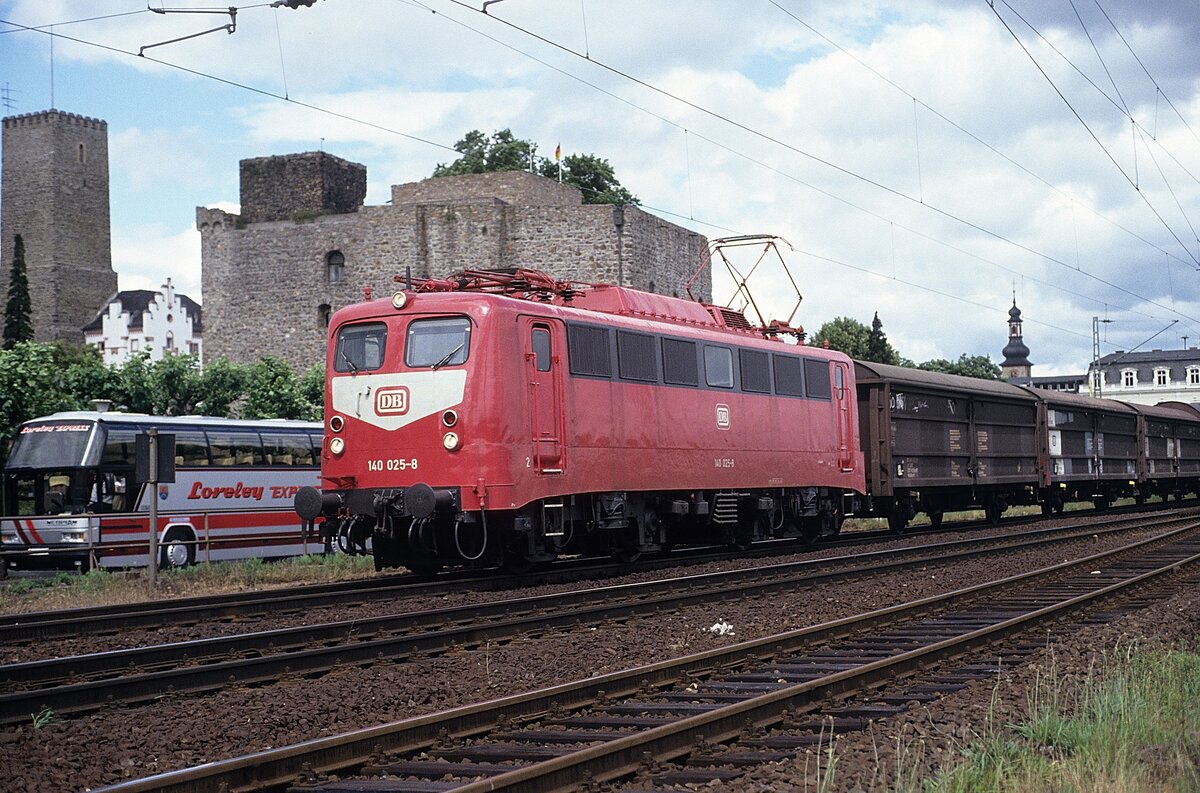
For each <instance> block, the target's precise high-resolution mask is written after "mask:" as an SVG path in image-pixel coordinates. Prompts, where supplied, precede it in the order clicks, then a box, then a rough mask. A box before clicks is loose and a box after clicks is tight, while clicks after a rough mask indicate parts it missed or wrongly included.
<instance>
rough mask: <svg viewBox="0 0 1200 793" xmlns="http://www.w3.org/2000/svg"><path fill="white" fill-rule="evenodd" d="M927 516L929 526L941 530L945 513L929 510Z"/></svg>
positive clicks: (938, 510)
mask: <svg viewBox="0 0 1200 793" xmlns="http://www.w3.org/2000/svg"><path fill="white" fill-rule="evenodd" d="M925 514H926V515H928V516H929V525H930V526H932V527H933V528H935V529H939V528H941V526H942V515H943V513H942V511H941V510H940V509H931V510H928V511H927V512H926V513H925Z"/></svg>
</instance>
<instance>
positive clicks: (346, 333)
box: [333, 322, 387, 372]
mask: <svg viewBox="0 0 1200 793" xmlns="http://www.w3.org/2000/svg"><path fill="white" fill-rule="evenodd" d="M386 342H387V325H384V324H383V323H382V322H369V323H365V324H362V325H346V326H344V327H342V328H341V329H340V330H338V335H337V347H336V351H335V352H334V355H333V370H334V371H335V372H370V371H374V370H375V369H378V368H379V367H381V366H383V350H384V345H385V343H386Z"/></svg>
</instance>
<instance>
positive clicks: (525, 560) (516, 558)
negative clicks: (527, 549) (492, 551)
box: [500, 549, 533, 575]
mask: <svg viewBox="0 0 1200 793" xmlns="http://www.w3.org/2000/svg"><path fill="white" fill-rule="evenodd" d="M500 566H501V567H502V568H504V572H506V573H512V574H513V575H525V574H526V573H528V572H529V571H530V570H532V569H533V560H532V559H530V558H529V557H528V556H526V555H525V554H518V553H513V552H511V551H509V550H507V549H506V550H505V551H504V560H503V561H502V562H501V563H500Z"/></svg>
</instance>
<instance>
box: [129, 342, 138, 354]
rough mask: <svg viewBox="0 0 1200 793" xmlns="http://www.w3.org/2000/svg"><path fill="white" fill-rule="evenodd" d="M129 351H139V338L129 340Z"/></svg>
mask: <svg viewBox="0 0 1200 793" xmlns="http://www.w3.org/2000/svg"><path fill="white" fill-rule="evenodd" d="M129 351H130V352H137V351H138V340H137V339H130V340H129Z"/></svg>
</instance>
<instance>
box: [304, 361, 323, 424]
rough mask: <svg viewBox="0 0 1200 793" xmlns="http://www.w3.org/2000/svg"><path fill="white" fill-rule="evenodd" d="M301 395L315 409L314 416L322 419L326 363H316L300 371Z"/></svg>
mask: <svg viewBox="0 0 1200 793" xmlns="http://www.w3.org/2000/svg"><path fill="white" fill-rule="evenodd" d="M300 396H302V397H303V398H304V401H306V402H308V404H309V405H311V406H312V409H313V418H314V419H317V420H320V419H321V417H322V414H323V413H324V412H325V364H323V363H314V364H313V365H312V366H310V367H308V368H307V369H305V370H304V371H303V372H301V373H300Z"/></svg>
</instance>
